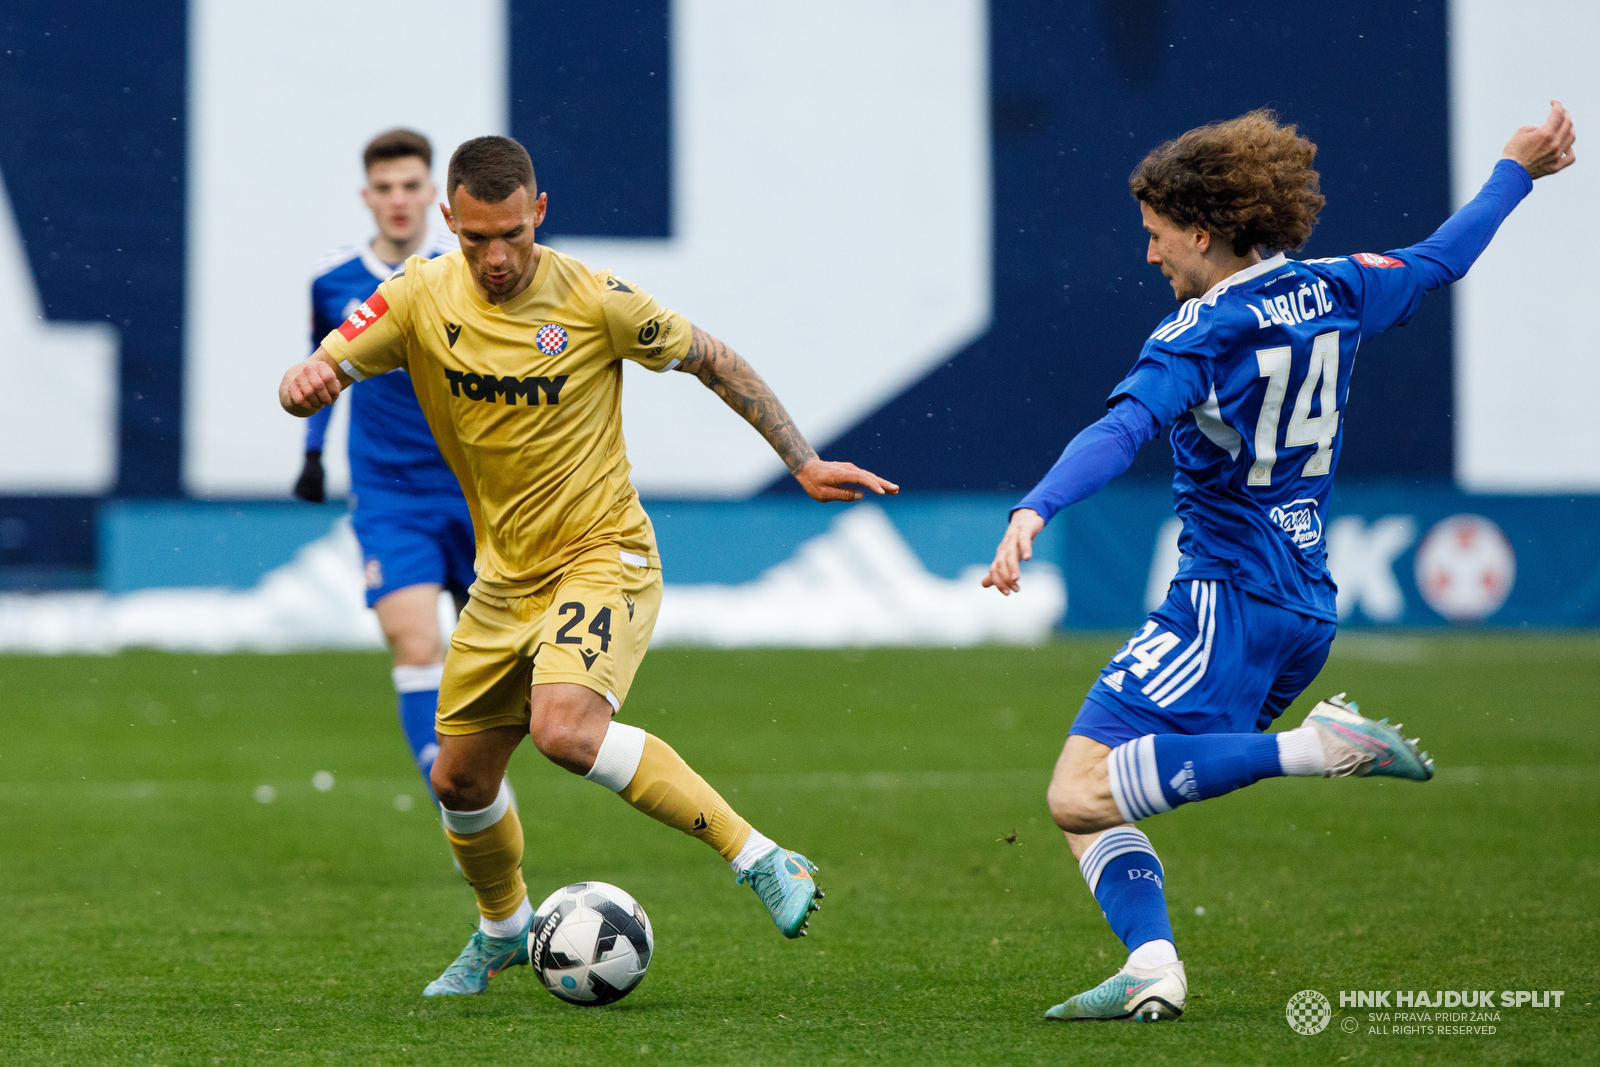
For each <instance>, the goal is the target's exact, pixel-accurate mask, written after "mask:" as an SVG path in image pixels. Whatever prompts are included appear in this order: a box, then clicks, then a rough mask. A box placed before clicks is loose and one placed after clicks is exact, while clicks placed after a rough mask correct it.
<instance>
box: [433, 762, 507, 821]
mask: <svg viewBox="0 0 1600 1067" xmlns="http://www.w3.org/2000/svg"><path fill="white" fill-rule="evenodd" d="M428 784H429V785H431V786H432V787H433V795H434V796H436V797H438V798H439V803H440V804H443V805H444V806H445V808H446V809H448V810H450V811H479V810H481V809H483V808H486V807H488V806H489V805H490V804H493V803H494V798H495V795H496V794H497V793H499V791H500V783H499V781H498V780H496V781H494V782H492V783H491V782H489V781H488V780H487V779H486V778H484V777H483V776H482V775H480V774H477V773H475V772H474V771H473V770H472V769H470V768H467V767H451V766H447V765H445V764H444V763H443V761H435V762H434V765H433V770H432V771H430V772H429V774H428Z"/></svg>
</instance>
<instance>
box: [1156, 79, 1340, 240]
mask: <svg viewBox="0 0 1600 1067" xmlns="http://www.w3.org/2000/svg"><path fill="white" fill-rule="evenodd" d="M1316 155H1317V146H1316V145H1314V144H1312V143H1311V142H1310V141H1309V140H1307V139H1306V138H1304V137H1301V136H1300V134H1299V132H1298V131H1297V130H1296V128H1295V127H1294V126H1293V125H1289V126H1281V125H1279V124H1278V116H1277V115H1276V114H1275V113H1273V112H1272V111H1269V110H1266V109H1265V108H1262V109H1259V110H1256V111H1251V112H1248V113H1247V114H1244V115H1240V116H1239V117H1238V118H1236V119H1229V120H1228V121H1226V122H1213V123H1211V124H1210V125H1208V126H1201V127H1199V128H1197V129H1193V130H1190V131H1189V132H1188V133H1186V134H1184V135H1183V136H1181V137H1178V138H1176V139H1174V140H1171V141H1168V142H1167V143H1165V144H1163V145H1160V146H1158V147H1157V148H1155V149H1154V150H1153V151H1151V153H1150V154H1149V155H1147V156H1145V157H1144V159H1143V160H1142V161H1140V163H1139V165H1138V166H1137V167H1135V168H1134V171H1133V174H1132V175H1131V176H1130V177H1129V178H1128V190H1129V191H1130V192H1132V193H1133V196H1134V199H1135V200H1139V201H1142V202H1144V203H1146V204H1149V205H1150V209H1151V210H1152V211H1154V212H1155V213H1156V214H1158V215H1162V216H1164V217H1166V218H1169V219H1171V220H1172V221H1173V222H1176V223H1177V224H1178V225H1180V226H1199V227H1201V228H1203V229H1205V230H1207V231H1209V232H1211V233H1213V234H1215V235H1216V236H1217V237H1219V238H1221V239H1223V240H1225V241H1231V242H1232V243H1233V253H1234V255H1237V256H1242V255H1244V254H1245V253H1247V252H1249V251H1250V250H1251V249H1252V248H1262V249H1266V250H1267V251H1270V252H1282V251H1286V250H1288V249H1293V248H1299V247H1300V246H1301V245H1303V244H1305V243H1306V238H1308V237H1310V236H1311V229H1312V227H1314V226H1315V225H1316V224H1317V212H1319V211H1321V210H1322V205H1323V204H1325V203H1327V199H1326V198H1325V197H1324V196H1323V195H1322V193H1321V192H1319V191H1318V181H1319V176H1318V174H1317V172H1316V171H1314V170H1312V169H1311V162H1312V160H1313V159H1315V158H1316Z"/></svg>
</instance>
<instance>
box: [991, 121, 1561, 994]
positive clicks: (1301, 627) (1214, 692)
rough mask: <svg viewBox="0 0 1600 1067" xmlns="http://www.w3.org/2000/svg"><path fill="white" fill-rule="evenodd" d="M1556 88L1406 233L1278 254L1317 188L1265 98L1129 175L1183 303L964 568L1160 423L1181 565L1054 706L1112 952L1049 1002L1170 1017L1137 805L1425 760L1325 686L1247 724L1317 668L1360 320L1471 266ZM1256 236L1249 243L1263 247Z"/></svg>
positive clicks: (1416, 298)
mask: <svg viewBox="0 0 1600 1067" xmlns="http://www.w3.org/2000/svg"><path fill="white" fill-rule="evenodd" d="M1573 140H1574V135H1573V129H1572V120H1571V118H1570V117H1569V116H1568V114H1567V112H1566V109H1565V108H1563V107H1562V106H1561V105H1560V104H1559V103H1553V107H1552V109H1551V112H1550V116H1549V119H1548V120H1547V121H1546V122H1545V124H1544V125H1543V126H1542V127H1539V128H1538V129H1535V128H1533V127H1531V126H1525V127H1523V128H1522V129H1520V130H1519V131H1517V133H1516V134H1515V135H1514V136H1513V137H1512V138H1511V140H1510V142H1509V143H1507V145H1506V147H1505V152H1504V155H1503V158H1502V159H1501V160H1500V162H1499V163H1497V164H1496V165H1495V168H1494V171H1493V173H1492V174H1491V175H1490V177H1489V180H1488V182H1487V183H1485V185H1484V186H1483V189H1482V191H1481V192H1479V193H1478V195H1477V197H1476V198H1475V199H1474V200H1473V201H1472V202H1471V203H1469V204H1467V205H1466V206H1465V207H1463V208H1462V209H1461V210H1460V211H1458V212H1456V214H1455V215H1453V216H1451V218H1450V219H1449V220H1448V221H1446V222H1445V224H1444V225H1443V226H1441V227H1440V228H1439V229H1438V231H1437V232H1435V233H1434V234H1433V236H1431V237H1429V238H1428V239H1427V240H1425V241H1423V242H1421V243H1420V244H1416V245H1412V246H1411V247H1409V248H1402V249H1398V250H1395V251H1392V252H1388V253H1386V254H1384V255H1375V254H1373V253H1369V252H1363V253H1360V254H1357V255H1353V256H1347V257H1341V258H1338V259H1319V260H1306V261H1300V262H1297V261H1294V260H1290V259H1288V258H1286V257H1285V255H1284V252H1285V251H1286V250H1288V249H1293V248H1299V247H1300V246H1301V245H1303V244H1304V243H1305V241H1306V239H1307V238H1308V237H1309V236H1310V235H1311V230H1312V227H1313V226H1314V225H1315V223H1316V221H1317V213H1318V212H1319V211H1320V210H1321V208H1322V206H1323V203H1324V199H1323V197H1322V195H1321V193H1320V192H1319V191H1318V188H1317V186H1318V178H1317V172H1316V171H1314V170H1312V169H1311V164H1312V160H1313V158H1314V157H1315V154H1316V146H1315V145H1313V144H1312V143H1311V142H1310V141H1308V140H1306V139H1305V138H1303V137H1300V136H1298V135H1297V133H1296V131H1295V128H1294V127H1293V126H1287V127H1286V126H1280V125H1278V123H1277V121H1276V119H1275V118H1274V116H1273V115H1272V114H1271V113H1270V112H1264V111H1257V112H1252V113H1250V114H1248V115H1244V116H1242V117H1240V118H1237V119H1234V120H1232V121H1230V122H1222V123H1217V124H1215V125H1211V126H1203V127H1201V128H1199V129H1195V130H1190V131H1189V132H1188V133H1186V134H1184V135H1183V136H1182V137H1179V138H1178V139H1177V140H1175V141H1169V142H1168V143H1166V144H1164V145H1161V146H1160V147H1158V148H1157V149H1155V150H1154V151H1153V152H1151V153H1150V154H1149V155H1148V156H1146V157H1145V159H1144V161H1143V162H1142V163H1140V164H1139V167H1138V168H1137V169H1136V170H1135V171H1134V173H1133V177H1132V179H1131V181H1130V186H1131V189H1132V192H1133V195H1134V197H1135V198H1136V199H1137V200H1138V201H1139V208H1140V211H1141V213H1142V214H1143V216H1144V228H1145V230H1146V231H1147V232H1148V233H1149V235H1150V241H1149V248H1148V251H1147V253H1146V259H1147V260H1148V262H1149V263H1150V264H1151V265H1153V266H1156V267H1159V268H1160V269H1161V273H1162V274H1163V275H1164V276H1165V277H1166V278H1167V280H1168V281H1169V282H1170V283H1171V284H1172V290H1173V292H1174V293H1175V294H1176V295H1177V298H1178V300H1179V301H1180V304H1181V306H1180V307H1179V309H1178V310H1177V311H1176V312H1175V313H1174V314H1172V315H1171V316H1169V317H1168V318H1167V319H1166V321H1164V322H1163V323H1162V324H1161V325H1160V326H1159V327H1158V328H1157V329H1156V331H1155V332H1154V333H1153V334H1151V335H1150V339H1149V340H1148V341H1146V342H1145V345H1144V350H1143V351H1142V352H1141V353H1140V354H1139V359H1138V361H1137V362H1136V363H1135V364H1134V366H1133V370H1132V371H1131V372H1130V373H1129V375H1128V377H1127V378H1125V379H1123V381H1122V382H1121V384H1119V385H1118V386H1117V387H1116V388H1115V389H1113V390H1112V392H1111V396H1110V399H1109V400H1108V401H1107V404H1108V406H1109V407H1110V409H1111V410H1110V413H1109V414H1108V415H1106V416H1105V417H1104V418H1103V419H1101V420H1100V421H1099V422H1097V423H1095V424H1094V425H1092V426H1090V427H1089V428H1088V429H1086V430H1084V431H1083V432H1082V433H1080V434H1078V436H1077V437H1075V438H1074V439H1073V440H1072V443H1071V444H1069V445H1068V446H1067V448H1066V451H1065V452H1063V453H1062V456H1061V458H1060V460H1058V461H1057V462H1056V465H1055V466H1054V467H1052V468H1051V470H1050V472H1049V473H1048V474H1046V475H1045V477H1044V480H1043V481H1041V482H1040V483H1039V484H1038V485H1037V486H1036V487H1035V488H1034V490H1033V491H1032V492H1031V493H1029V494H1028V495H1027V497H1025V498H1024V499H1023V500H1022V502H1021V503H1020V504H1019V505H1018V506H1017V508H1016V510H1014V511H1013V512H1012V513H1011V523H1010V527H1009V528H1008V529H1007V531H1006V535H1005V538H1004V539H1003V540H1002V541H1001V542H1000V547H999V549H998V550H997V551H996V552H995V559H994V563H993V565H992V566H991V567H990V570H989V574H988V576H987V577H986V578H985V579H984V581H983V584H984V585H985V586H993V587H995V588H997V589H999V590H1000V591H1001V592H1002V593H1007V594H1009V593H1011V592H1014V591H1016V590H1017V588H1018V574H1019V561H1020V560H1025V559H1029V558H1030V557H1031V555H1032V546H1033V540H1034V538H1035V537H1036V536H1037V535H1038V533H1039V531H1040V530H1042V529H1043V528H1044V525H1045V523H1046V522H1048V521H1049V520H1050V518H1051V516H1053V515H1055V514H1056V512H1058V511H1060V510H1061V509H1062V508H1064V507H1066V506H1068V505H1070V504H1073V503H1076V502H1077V501H1079V500H1082V499H1084V498H1085V497H1087V496H1089V495H1090V494H1092V493H1094V492H1095V491H1097V490H1098V489H1099V488H1100V487H1101V486H1103V485H1105V484H1106V482H1108V481H1110V480H1111V479H1112V478H1114V477H1116V476H1117V475H1118V474H1121V473H1122V472H1123V471H1125V470H1127V469H1128V466H1129V464H1130V463H1132V461H1133V456H1134V453H1135V451H1137V450H1138V448H1139V447H1140V446H1141V445H1143V444H1145V443H1146V442H1148V441H1150V440H1151V439H1152V438H1154V437H1156V436H1157V435H1158V434H1160V433H1161V432H1163V431H1165V430H1169V429H1170V430H1171V431H1172V450H1173V455H1174V459H1175V461H1176V464H1177V474H1176V476H1175V478H1174V480H1173V489H1174V494H1175V496H1176V498H1177V508H1176V510H1177V514H1178V516H1179V517H1180V518H1181V519H1182V520H1183V534H1182V537H1181V538H1180V540H1179V547H1180V548H1181V550H1182V559H1181V562H1180V563H1179V566H1178V573H1177V575H1176V577H1175V578H1174V579H1173V582H1172V585H1171V588H1170V592H1169V595H1168V597H1167V601H1166V603H1165V604H1163V605H1162V606H1161V607H1160V608H1158V609H1156V610H1155V611H1154V612H1152V613H1151V615H1150V618H1149V621H1147V622H1146V623H1145V624H1144V626H1143V628H1142V629H1140V630H1139V632H1138V633H1137V634H1135V635H1134V637H1133V638H1132V639H1130V640H1129V641H1128V643H1127V644H1125V645H1124V646H1123V647H1122V649H1121V650H1120V651H1118V652H1117V654H1116V655H1114V656H1112V657H1111V662H1110V663H1108V664H1107V665H1106V666H1105V668H1104V669H1103V670H1102V671H1101V673H1100V678H1099V680H1098V681H1096V682H1095V684H1094V686H1093V687H1092V688H1091V689H1090V690H1089V694H1088V697H1087V699H1086V700H1085V701H1084V704H1083V707H1082V709H1081V710H1080V711H1079V712H1078V715H1077V718H1076V719H1075V720H1074V722H1073V724H1072V728H1071V731H1070V736H1069V737H1068V738H1067V743H1066V746H1065V747H1064V748H1063V749H1062V752H1061V758H1060V760H1059V761H1058V762H1057V764H1056V769H1055V775H1054V777H1053V778H1052V779H1051V782H1050V790H1049V794H1048V797H1049V803H1050V811H1051V814H1052V815H1053V816H1054V817H1055V820H1056V823H1057V825H1059V826H1060V827H1061V829H1062V830H1063V831H1065V832H1066V835H1067V841H1068V843H1069V844H1070V846H1071V848H1072V854H1073V855H1074V856H1075V857H1076V858H1077V860H1078V863H1079V867H1080V869H1081V870H1082V872H1083V877H1084V880H1085V881H1086V882H1087V883H1088V885H1089V891H1090V892H1091V893H1092V894H1093V895H1094V897H1095V899H1096V901H1097V902H1098V903H1099V905H1100V908H1101V910H1102V912H1103V913H1104V915H1105V917H1106V919H1107V920H1108V921H1109V922H1110V924H1111V928H1112V930H1114V931H1115V932H1116V934H1117V936H1118V937H1119V938H1121V940H1122V942H1123V943H1124V944H1125V945H1127V946H1128V949H1129V950H1130V954H1129V956H1128V962H1127V964H1126V965H1125V966H1124V967H1123V968H1122V969H1121V970H1120V971H1118V972H1117V974H1115V975H1113V976H1112V977H1111V978H1109V979H1107V980H1106V981H1105V982H1103V983H1101V984H1100V985H1098V986H1096V987H1095V988H1093V989H1090V990H1088V991H1087V992H1084V993H1079V994H1078V995H1077V996H1074V997H1072V998H1070V999H1068V1000H1067V1001H1066V1002H1065V1003H1063V1004H1058V1005H1056V1006H1055V1007H1054V1008H1051V1009H1050V1010H1049V1011H1048V1012H1047V1013H1046V1018H1050V1019H1125V1018H1133V1019H1139V1020H1149V1021H1154V1020H1160V1019H1173V1018H1176V1017H1177V1016H1178V1015H1180V1014H1181V1013H1182V1012H1183V1007H1184V1003H1185V998H1186V997H1187V995H1188V980H1187V978H1186V977H1185V975H1184V970H1183V964H1182V963H1181V962H1180V961H1179V959H1178V954H1177V949H1176V947H1175V945H1174V942H1173V937H1172V925H1171V923H1170V922H1169V921H1168V917H1167V904H1166V897H1165V893H1164V883H1163V877H1164V875H1163V872H1162V868H1161V861H1160V860H1159V859H1157V858H1156V854H1155V849H1154V848H1153V847H1152V846H1151V844H1150V839H1149V838H1147V837H1146V836H1145V835H1144V834H1143V833H1142V832H1140V831H1139V830H1137V829H1135V828H1134V826H1133V823H1136V822H1138V821H1140V820H1141V819H1145V818H1148V817H1149V816H1152V815H1156V814H1159V813H1161V812H1165V811H1171V810H1172V809H1173V808H1175V807H1177V806H1178V805H1179V804H1186V803H1189V802H1191V801H1197V800H1209V799H1211V798H1212V797H1218V796H1222V795H1223V794H1224V793H1229V792H1232V791H1233V790H1235V789H1238V788H1241V787H1242V786H1247V785H1250V784H1251V783H1253V782H1257V781H1260V780H1261V779H1263V778H1276V777H1280V776H1284V775H1300V776H1308V777H1328V778H1337V777H1343V776H1346V775H1386V776H1390V777H1397V778H1410V779H1414V780H1419V781H1426V780H1428V779H1429V778H1432V777H1433V761H1432V760H1431V759H1429V758H1428V756H1427V753H1425V752H1421V751H1419V750H1418V747H1417V743H1416V742H1415V741H1407V740H1406V739H1405V738H1404V737H1403V736H1402V735H1401V734H1400V732H1399V729H1400V728H1399V726H1398V725H1394V726H1391V725H1389V723H1388V720H1386V719H1385V720H1383V721H1380V722H1374V721H1372V720H1371V719H1367V718H1365V717H1363V716H1361V715H1360V714H1358V713H1357V710H1356V706H1355V705H1354V704H1350V703H1346V702H1345V701H1344V700H1343V696H1344V694H1342V693H1341V694H1339V696H1337V697H1333V698H1331V699H1329V700H1326V701H1323V702H1322V703H1320V704H1318V705H1317V706H1316V707H1315V708H1313V709H1312V711H1311V713H1310V714H1309V715H1307V716H1306V720H1305V723H1304V724H1303V725H1301V726H1300V727H1299V728H1298V729H1293V730H1285V731H1281V732H1279V733H1276V734H1266V733H1263V732H1262V731H1265V730H1266V729H1267V727H1269V726H1270V725H1271V724H1272V721H1273V720H1274V719H1275V718H1277V717H1278V716H1279V715H1280V714H1282V713H1283V711H1284V709H1285V708H1287V707H1288V706H1289V704H1290V703H1291V702H1292V701H1293V700H1294V699H1295V697H1297V696H1298V695H1299V694H1300V692H1301V691H1302V690H1303V689H1305V687H1306V686H1307V685H1309V684H1310V683H1311V681H1312V679H1314V678H1315V677H1316V676H1317V673H1318V672H1319V671H1320V670H1321V669H1322V665H1323V663H1324V661H1326V659H1327V658H1328V649H1329V646H1330V645H1331V644H1332V643H1333V637H1334V630H1335V624H1336V623H1337V622H1338V612H1337V611H1336V609H1335V594H1336V592H1337V590H1336V589H1335V586H1334V583H1333V579H1332V577H1331V576H1330V575H1329V573H1328V561H1327V549H1326V546H1325V544H1324V541H1323V538H1322V523H1323V519H1324V516H1325V515H1326V512H1327V505H1328V496H1329V491H1330V489H1331V487H1332V484H1333V472H1334V469H1335V468H1336V467H1337V466H1338V462H1339V452H1340V447H1341V445H1342V442H1343V440H1344V435H1343V432H1342V431H1343V425H1342V422H1341V420H1342V413H1343V411H1344V410H1345V402H1346V399H1347V397H1348V395H1349V387H1350V372H1351V369H1352V367H1353V365H1354V363H1355V357H1356V351H1357V349H1358V348H1359V347H1360V345H1361V342H1362V340H1363V339H1364V338H1367V337H1371V336H1373V335H1374V334H1377V333H1381V332H1382V331H1384V330H1387V329H1388V328H1389V327H1391V326H1397V325H1402V324H1404V323H1405V322H1406V321H1407V320H1408V319H1410V318H1411V316H1412V314H1414V313H1415V312H1416V310H1417V305H1418V304H1419V303H1420V302H1421V300H1422V296H1423V294H1424V293H1426V292H1429V291H1431V290H1433V289H1437V288H1439V287H1440V286H1442V285H1446V284H1448V283H1450V282H1453V281H1455V280H1456V279H1458V278H1460V277H1462V276H1463V275H1465V274H1466V273H1467V270H1468V268H1470V267H1471V266H1472V264H1473V262H1474V261H1475V260H1476V259H1477V258H1478V256H1479V254H1481V253H1482V252H1483V250H1484V249H1485V248H1486V247H1488V244H1489V241H1490V239H1491V238H1493V236H1494V234H1495V231H1496V230H1497V229H1498V228H1499V226H1500V223H1501V222H1502V221H1503V220H1504V219H1505V218H1506V216H1507V215H1509V214H1510V213H1511V210H1512V209H1513V208H1515V207H1516V206H1517V204H1518V203H1519V202H1521V200H1522V198H1523V197H1525V196H1526V195H1527V194H1528V193H1529V191H1530V190H1531V189H1532V188H1533V179H1535V178H1540V177H1543V176H1544V175H1547V174H1553V173H1555V172H1556V171H1559V170H1562V169H1563V168H1565V167H1567V166H1568V165H1570V164H1571V163H1572V162H1573V158H1574V157H1573V154H1572V144H1573ZM1263 253H1266V256H1265V257H1264V256H1263Z"/></svg>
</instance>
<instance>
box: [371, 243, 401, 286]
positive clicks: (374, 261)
mask: <svg viewBox="0 0 1600 1067" xmlns="http://www.w3.org/2000/svg"><path fill="white" fill-rule="evenodd" d="M375 240H377V238H375V237H374V238H372V239H371V240H368V241H364V242H362V244H361V265H362V266H363V267H365V268H367V273H368V274H370V275H372V276H373V277H374V278H377V279H378V280H379V281H385V280H387V279H388V277H389V275H391V274H393V273H394V272H395V271H397V270H399V269H400V268H399V266H393V267H391V266H390V265H389V264H387V263H385V262H384V261H383V260H381V259H379V258H378V254H377V253H376V252H374V251H373V250H372V242H373V241H375Z"/></svg>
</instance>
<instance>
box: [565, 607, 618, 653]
mask: <svg viewBox="0 0 1600 1067" xmlns="http://www.w3.org/2000/svg"><path fill="white" fill-rule="evenodd" d="M556 613H557V614H558V615H571V616H572V618H570V619H568V620H567V621H566V622H565V623H563V624H562V626H561V629H559V630H557V631H556V644H558V645H581V644H583V637H582V636H581V635H579V636H575V635H574V634H573V633H572V629H573V627H575V626H578V625H579V624H581V623H582V622H583V620H584V618H585V617H586V615H587V612H586V611H585V610H584V607H583V605H582V604H580V603H578V602H577V601H576V600H569V601H568V602H567V603H565V604H563V605H561V606H560V607H559V608H557V609H556ZM589 632H590V633H591V634H593V635H594V636H596V637H598V638H599V639H600V651H601V652H610V651H611V609H610V608H609V607H604V608H601V609H600V610H599V611H598V612H596V613H595V616H594V621H592V622H590V623H589Z"/></svg>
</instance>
